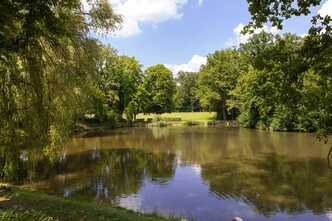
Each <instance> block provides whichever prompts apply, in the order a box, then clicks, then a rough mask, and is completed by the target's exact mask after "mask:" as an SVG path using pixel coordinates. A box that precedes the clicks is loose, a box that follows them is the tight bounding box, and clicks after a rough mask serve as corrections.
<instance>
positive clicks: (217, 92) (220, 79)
mask: <svg viewBox="0 0 332 221" xmlns="http://www.w3.org/2000/svg"><path fill="white" fill-rule="evenodd" d="M239 63H240V62H239V54H238V52H237V51H236V50H235V49H230V48H228V49H225V50H221V51H215V52H214V53H213V54H211V55H209V56H208V58H207V63H206V65H203V66H202V68H201V69H200V71H199V74H198V82H197V85H198V90H197V91H196V96H197V98H199V100H200V104H201V105H202V107H204V108H206V109H207V110H209V111H215V112H217V118H218V119H222V120H227V119H228V115H229V113H228V110H227V109H228V105H227V100H229V98H230V96H231V95H230V91H231V90H233V89H234V87H235V86H236V82H237V79H238V76H239V74H240V65H239Z"/></svg>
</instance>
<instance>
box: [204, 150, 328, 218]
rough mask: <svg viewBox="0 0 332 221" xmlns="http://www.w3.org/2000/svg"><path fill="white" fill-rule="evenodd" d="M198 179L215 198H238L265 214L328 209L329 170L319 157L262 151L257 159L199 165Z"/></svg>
mask: <svg viewBox="0 0 332 221" xmlns="http://www.w3.org/2000/svg"><path fill="white" fill-rule="evenodd" d="M202 178H203V179H204V180H205V181H206V182H207V183H208V185H209V186H210V192H211V193H212V194H214V195H215V196H216V197H219V198H229V197H233V198H240V199H241V200H243V201H245V202H246V203H248V204H253V205H254V207H255V209H257V210H258V211H259V213H261V214H263V215H265V216H266V217H269V216H271V215H273V214H276V213H278V212H285V213H289V214H298V213H302V212H305V211H306V210H308V209H309V210H311V211H313V212H314V213H322V212H324V211H329V210H331V208H332V207H331V206H332V189H331V188H330V187H331V186H330V185H331V183H332V176H331V170H329V169H328V168H327V166H326V162H325V161H324V160H322V159H317V158H316V159H315V158H311V159H298V160H297V161H295V160H293V161H289V160H288V159H287V158H286V157H284V156H280V155H276V154H264V155H262V156H261V158H260V160H257V159H256V160H248V159H237V160H235V161H234V160H233V159H232V160H229V161H228V162H227V160H225V161H224V162H222V163H220V164H213V165H212V164H207V165H203V166H202Z"/></svg>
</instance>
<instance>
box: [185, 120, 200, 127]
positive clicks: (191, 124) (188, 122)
mask: <svg viewBox="0 0 332 221" xmlns="http://www.w3.org/2000/svg"><path fill="white" fill-rule="evenodd" d="M199 124H200V122H198V121H193V120H188V121H187V122H186V123H185V125H186V126H197V125H199Z"/></svg>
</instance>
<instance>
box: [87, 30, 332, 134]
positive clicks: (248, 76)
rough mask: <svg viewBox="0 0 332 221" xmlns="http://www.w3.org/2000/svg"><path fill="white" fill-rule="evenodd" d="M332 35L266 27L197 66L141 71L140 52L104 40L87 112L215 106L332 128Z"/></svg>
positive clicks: (235, 113)
mask: <svg viewBox="0 0 332 221" xmlns="http://www.w3.org/2000/svg"><path fill="white" fill-rule="evenodd" d="M322 38H325V39H324V41H327V40H331V36H330V35H321V34H320V35H314V34H313V35H308V36H305V37H300V36H297V35H295V34H290V33H286V34H283V35H273V34H271V33H267V32H261V33H259V34H255V35H253V36H252V37H251V38H250V39H249V40H248V41H247V42H246V43H244V44H241V45H240V46H239V47H237V48H227V49H223V50H220V51H215V52H214V53H213V54H210V55H208V58H207V63H206V64H205V65H203V66H202V67H201V68H200V70H199V72H197V73H193V72H183V71H180V72H179V73H177V76H176V78H175V79H173V76H172V73H171V71H170V70H168V69H167V68H166V67H165V66H163V65H155V66H152V67H149V68H147V69H146V70H145V71H142V70H141V68H142V66H141V65H140V64H139V62H138V61H136V60H135V58H130V57H127V56H119V55H117V54H116V52H115V50H114V49H112V48H111V47H103V51H104V53H103V54H104V57H103V59H102V60H101V62H100V65H99V69H98V70H99V72H98V73H99V74H98V79H99V80H98V86H97V87H96V91H95V95H96V96H95V100H94V107H93V108H92V109H90V113H92V114H94V115H95V116H96V117H97V118H98V119H100V120H113V121H117V120H119V121H121V120H123V119H122V118H123V116H126V120H129V121H131V120H135V115H136V114H137V113H145V114H148V113H156V114H161V113H164V112H171V111H175V110H177V111H199V110H206V111H213V112H216V113H217V118H218V119H220V120H228V119H235V118H236V119H238V120H239V121H240V123H241V125H242V126H244V127H249V128H259V129H273V130H279V131H306V132H313V131H318V130H320V131H321V132H322V133H323V134H324V135H327V134H328V132H330V131H331V124H332V123H331V119H332V85H331V80H332V75H331V63H332V54H331V53H330V52H331V51H332V47H331V44H327V43H326V44H324V42H323V41H322Z"/></svg>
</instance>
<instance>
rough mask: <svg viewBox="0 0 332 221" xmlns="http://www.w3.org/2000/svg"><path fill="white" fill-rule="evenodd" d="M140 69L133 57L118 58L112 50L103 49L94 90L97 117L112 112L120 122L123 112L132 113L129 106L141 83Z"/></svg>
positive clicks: (108, 48) (109, 48)
mask: <svg viewBox="0 0 332 221" xmlns="http://www.w3.org/2000/svg"><path fill="white" fill-rule="evenodd" d="M141 67H142V65H141V64H139V62H138V61H137V60H136V59H135V58H134V57H128V56H126V55H122V56H119V55H117V54H116V51H115V50H114V49H113V48H111V47H104V49H103V57H102V59H101V61H100V62H99V75H98V79H99V80H98V87H97V89H96V98H97V100H96V104H97V105H96V110H97V115H98V113H101V114H99V115H100V116H101V117H102V116H103V115H104V116H107V114H106V113H107V112H112V111H114V112H115V113H116V115H117V118H118V120H120V121H121V120H122V119H123V114H124V112H125V111H127V112H128V113H129V112H132V111H133V110H132V107H129V104H130V103H132V101H133V99H134V97H135V95H136V93H137V88H138V85H139V84H141V83H142V70H141ZM100 108H101V109H100ZM98 110H100V111H98ZM134 112H135V111H134Z"/></svg>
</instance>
